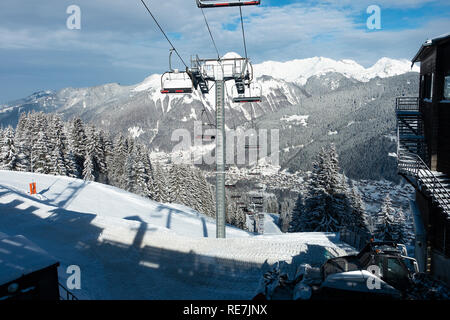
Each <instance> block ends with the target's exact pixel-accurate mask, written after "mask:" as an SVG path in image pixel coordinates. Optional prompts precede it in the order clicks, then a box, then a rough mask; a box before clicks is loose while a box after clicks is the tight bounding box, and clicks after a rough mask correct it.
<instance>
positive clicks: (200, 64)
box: [188, 57, 253, 238]
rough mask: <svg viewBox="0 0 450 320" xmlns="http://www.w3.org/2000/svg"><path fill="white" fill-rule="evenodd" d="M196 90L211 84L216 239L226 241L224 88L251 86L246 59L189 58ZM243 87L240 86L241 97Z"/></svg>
mask: <svg viewBox="0 0 450 320" xmlns="http://www.w3.org/2000/svg"><path fill="white" fill-rule="evenodd" d="M188 74H189V76H190V77H191V79H192V82H193V85H194V88H195V89H200V91H201V92H202V93H208V91H209V86H208V82H209V81H211V82H214V86H215V103H216V137H215V141H216V237H217V238H225V215H226V211H225V210H226V203H225V160H226V147H225V145H226V141H225V85H226V82H227V81H234V82H235V84H236V86H237V87H239V84H241V83H242V84H244V83H250V82H251V81H252V78H253V69H252V66H251V63H250V61H249V59H247V58H240V57H239V58H238V57H236V58H221V59H200V58H198V57H195V58H191V68H190V70H189V71H188ZM244 90H245V87H244V85H242V93H243V92H244Z"/></svg>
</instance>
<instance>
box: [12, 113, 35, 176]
mask: <svg viewBox="0 0 450 320" xmlns="http://www.w3.org/2000/svg"><path fill="white" fill-rule="evenodd" d="M28 122H29V119H28V115H27V114H25V113H24V112H23V113H21V114H20V117H19V122H18V124H17V127H16V134H15V136H14V145H15V146H16V150H17V163H16V170H17V171H31V167H30V157H31V139H30V136H29V134H30V133H29V130H28V128H29V123H28Z"/></svg>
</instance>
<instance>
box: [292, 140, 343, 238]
mask: <svg viewBox="0 0 450 320" xmlns="http://www.w3.org/2000/svg"><path fill="white" fill-rule="evenodd" d="M346 190H347V186H346V185H345V184H344V180H343V179H342V177H341V176H340V174H339V163H338V155H337V152H336V149H335V147H334V145H331V146H330V147H329V148H327V149H325V148H322V150H321V152H320V153H319V154H318V156H317V158H316V161H315V162H314V169H313V171H312V175H311V179H310V186H309V190H308V194H307V197H306V199H305V210H304V212H303V214H302V218H301V222H302V226H300V228H301V231H326V232H336V231H338V230H339V228H340V226H342V225H344V224H345V221H346V220H347V219H348V214H349V207H350V206H349V199H348V197H347V191H346Z"/></svg>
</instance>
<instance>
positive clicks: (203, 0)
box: [196, 0, 261, 8]
mask: <svg viewBox="0 0 450 320" xmlns="http://www.w3.org/2000/svg"><path fill="white" fill-rule="evenodd" d="M196 1H197V6H198V7H199V8H217V7H241V6H255V5H259V4H260V3H261V0H249V1H241V0H228V1H223V0H222V1H221V0H196Z"/></svg>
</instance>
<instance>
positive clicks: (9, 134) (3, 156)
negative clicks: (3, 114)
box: [0, 127, 17, 170]
mask: <svg viewBox="0 0 450 320" xmlns="http://www.w3.org/2000/svg"><path fill="white" fill-rule="evenodd" d="M16 163H17V151H16V148H15V146H14V130H13V129H12V128H11V127H8V128H6V130H5V131H4V132H3V139H2V144H1V150H0V164H1V168H2V169H3V170H15V168H16Z"/></svg>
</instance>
